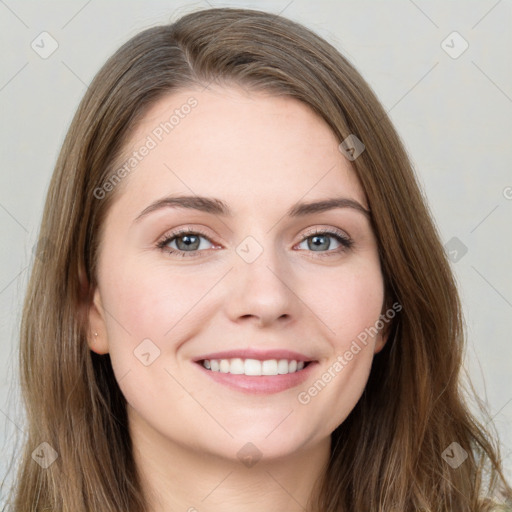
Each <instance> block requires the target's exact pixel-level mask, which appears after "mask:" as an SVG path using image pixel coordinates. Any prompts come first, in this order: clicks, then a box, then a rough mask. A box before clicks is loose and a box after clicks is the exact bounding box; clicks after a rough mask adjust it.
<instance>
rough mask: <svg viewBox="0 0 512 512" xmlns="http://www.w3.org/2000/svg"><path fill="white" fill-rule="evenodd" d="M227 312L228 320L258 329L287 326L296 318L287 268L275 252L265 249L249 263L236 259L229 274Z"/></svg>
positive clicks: (295, 298) (297, 304)
mask: <svg viewBox="0 0 512 512" xmlns="http://www.w3.org/2000/svg"><path fill="white" fill-rule="evenodd" d="M226 285H227V286H228V292H227V296H228V298H227V300H226V301H225V307H226V312H227V315H228V316H229V318H230V319H231V321H233V322H236V323H240V322H254V323H255V324H256V325H257V326H258V327H265V326H270V325H272V324H274V323H276V322H277V323H279V324H282V325H284V324H289V323H290V322H291V321H293V319H296V318H297V317H298V310H299V308H300V300H299V298H298V296H297V294H296V292H295V291H294V279H293V274H292V271H291V269H290V267H289V266H288V265H287V263H286V261H284V259H282V258H281V259H280V258H279V257H278V256H277V255H276V254H275V251H273V250H271V249H268V248H267V249H265V250H264V251H263V252H262V253H261V254H260V256H259V257H258V258H257V259H256V260H255V261H252V262H248V261H246V260H244V259H243V257H240V256H239V255H238V254H237V255H236V256H235V262H234V268H233V270H232V271H231V272H230V277H229V282H228V283H226Z"/></svg>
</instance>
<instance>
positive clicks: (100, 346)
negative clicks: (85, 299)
mask: <svg viewBox="0 0 512 512" xmlns="http://www.w3.org/2000/svg"><path fill="white" fill-rule="evenodd" d="M87 344H88V345H89V348H90V349H91V350H92V351H93V352H96V354H100V355H102V354H107V353H108V351H109V347H108V339H107V330H106V326H105V319H104V315H103V307H102V304H101V295H100V292H99V290H98V288H96V290H95V291H94V296H93V300H92V302H91V304H90V306H89V333H88V335H87Z"/></svg>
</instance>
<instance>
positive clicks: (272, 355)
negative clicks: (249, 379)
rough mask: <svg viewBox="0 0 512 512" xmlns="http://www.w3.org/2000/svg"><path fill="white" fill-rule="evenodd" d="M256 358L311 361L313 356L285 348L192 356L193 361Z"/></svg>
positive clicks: (261, 359) (229, 351)
mask: <svg viewBox="0 0 512 512" xmlns="http://www.w3.org/2000/svg"><path fill="white" fill-rule="evenodd" d="M235 358H240V359H257V360H259V361H265V360H268V359H288V360H289V361H292V360H295V361H304V362H308V361H313V358H311V357H308V356H306V355H304V354H300V353H299V352H294V351H293V350H286V349H274V350H254V349H242V350H240V349H235V350H223V351H221V352H210V353H208V354H204V355H202V356H200V357H196V358H194V361H195V362H199V361H204V360H205V359H208V360H212V359H235Z"/></svg>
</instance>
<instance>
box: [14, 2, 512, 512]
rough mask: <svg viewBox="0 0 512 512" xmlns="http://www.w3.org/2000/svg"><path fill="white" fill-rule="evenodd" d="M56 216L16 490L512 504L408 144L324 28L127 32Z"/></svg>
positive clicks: (37, 506)
mask: <svg viewBox="0 0 512 512" xmlns="http://www.w3.org/2000/svg"><path fill="white" fill-rule="evenodd" d="M40 237H41V238H40V240H45V241H46V242H45V244H46V247H48V246H49V247H50V248H51V250H47V251H46V252H45V257H41V258H39V259H38V260H36V261H35V263H34V268H33V272H32V277H31V281H30V286H29V289H28V293H27V297H26V303H25V308H24V312H23V320H22V335H21V378H22V386H23V392H24V397H25V407H26V410H27V415H28V417H27V420H28V441H27V443H26V446H25V451H24V454H23V459H22V462H21V464H20V469H19V476H18V480H17V486H16V489H15V490H14V493H13V506H14V510H15V511H26V510H53V511H73V512H78V511H90V510H101V511H119V510H129V511H130V512H135V511H139V510H140V511H142V510H145V511H151V512H156V511H163V510H189V511H192V510H198V511H203V510H209V511H216V510H220V509H221V508H222V509H226V508H229V509H231V510H239V511H250V510H256V509H257V510H262V509H263V510H276V511H277V510H280V511H281V510H289V511H295V510H308V511H329V512H331V511H332V512H334V511H345V512H348V511H358V512H360V511H372V512H373V511H386V512H388V511H393V510H396V511H416V510H424V511H441V510H442V511H448V510H450V511H451V510H457V511H484V510H498V508H497V507H498V503H502V504H503V506H504V507H505V505H504V504H505V501H506V499H508V500H509V501H508V502H507V503H508V504H509V505H510V496H511V494H512V491H511V489H510V487H509V486H508V484H507V483H506V482H505V479H504V477H503V474H502V471H501V465H500V460H499V454H498V449H497V447H496V446H495V445H494V444H493V440H492V438H491V435H490V434H489V433H488V432H487V431H486V430H485V428H484V427H483V426H482V425H480V424H479V423H478V421H477V420H476V418H474V417H473V416H472V415H471V413H470V412H469V409H468V407H467V405H466V403H465V399H464V395H463V393H462V387H461V386H462V385H461V382H460V378H459V373H460V370H461V365H462V356H461V354H462V350H463V327H462V321H461V308H460V304H459V299H458V296H457V291H456V287H455V284H454V280H453V277H452V274H451V271H450V268H449V265H448V263H447V260H446V258H445V255H444V252H443V248H442V246H441V244H440V242H439V237H438V234H437V233H436V231H435V228H434V226H433V222H432V220H431V218H430V216H429V214H428V210H427V207H426V205H425V203H424V200H423V198H422V196H421V193H420V190H419V188H418V185H417V182H416V180H415V177H414V174H413V171H412V169H411V164H410V162H409V160H408V158H407V156H406V153H405V151H404V149H403V147H402V144H401V142H400V140H399V138H398V136H397V134H396V132H395V130H394V129H393V127H392V125H391V123H390V121H389V119H388V117H387V115H386V113H385V112H384V110H383V108H382V106H381V105H380V104H379V102H378V100H377V99H376V97H375V96H374V94H373V93H372V91H371V89H370V88H369V86H368V85H367V84H366V83H365V82H364V80H363V79H362V77H361V76H360V75H359V74H358V73H357V71H356V70H355V69H354V68H353V67H352V66H351V65H350V64H349V63H348V62H347V60H346V59H345V58H344V57H343V56H341V55H340V54H339V53H338V52H337V51H336V50H335V49H334V48H333V47H332V46H330V45H329V44H328V43H326V42H325V41H324V40H322V39H321V38H319V37H318V36H316V35H315V34H313V33H312V32H310V31H309V30H307V29H306V28H304V27H302V26H300V25H298V24H296V23H293V22H291V21H289V20H286V19H284V18H281V17H277V16H274V15H270V14H267V13H263V12H259V11H250V10H241V9H210V10H205V11H201V12H196V13H192V14H189V15H186V16H184V17H182V18H181V19H180V20H178V21H177V22H176V23H173V24H171V25H168V26H162V27H156V28H152V29H149V30H146V31H144V32H142V33H140V34H138V35H137V36H135V37H134V38H133V39H131V40H130V41H128V42H127V43H126V44H125V45H124V46H123V47H122V48H121V49H120V50H119V51H118V52H117V53H116V54H115V55H114V56H113V57H111V58H110V59H109V61H108V62H107V63H106V64H105V65H104V67H103V68H102V69H101V70H100V72H99V73H98V75H97V76H96V78H95V79H94V80H93V82H92V84H91V85H90V87H89V89H88V91H87V93H86V95H85V97H84V99H83V101H82V103H81V105H80V107H79V109H78V112H77V113H76V115H75V118H74V120H73V122H72V125H71V127H70V129H69V132H68V135H67V138H66V140H65V142H64V145H63V148H62V151H61V154H60V157H59V159H58V162H57V165H56V169H55V172H54V176H53V179H52V182H51V185H50V190H49V192H48V197H47V201H46V207H45V211H44V216H43V221H42V227H41V234H40ZM41 243H43V242H41ZM493 496H494V497H493ZM503 509H505V508H503Z"/></svg>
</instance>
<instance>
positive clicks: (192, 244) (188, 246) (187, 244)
mask: <svg viewBox="0 0 512 512" xmlns="http://www.w3.org/2000/svg"><path fill="white" fill-rule="evenodd" d="M201 239H203V240H208V241H209V242H210V243H212V242H211V240H210V239H209V238H208V237H207V236H206V235H205V234H204V233H201V232H199V231H192V230H190V229H181V230H179V231H175V232H174V233H170V234H168V235H165V237H164V238H163V239H162V240H161V241H160V242H158V244H157V247H158V248H159V249H161V250H163V251H165V252H167V253H169V254H175V255H177V256H183V257H187V256H196V255H197V254H198V253H199V252H203V251H202V250H201V251H198V249H207V248H208V247H204V244H203V247H201ZM173 243H175V244H176V247H175V248H173V247H170V244H173ZM206 245H208V244H206Z"/></svg>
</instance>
